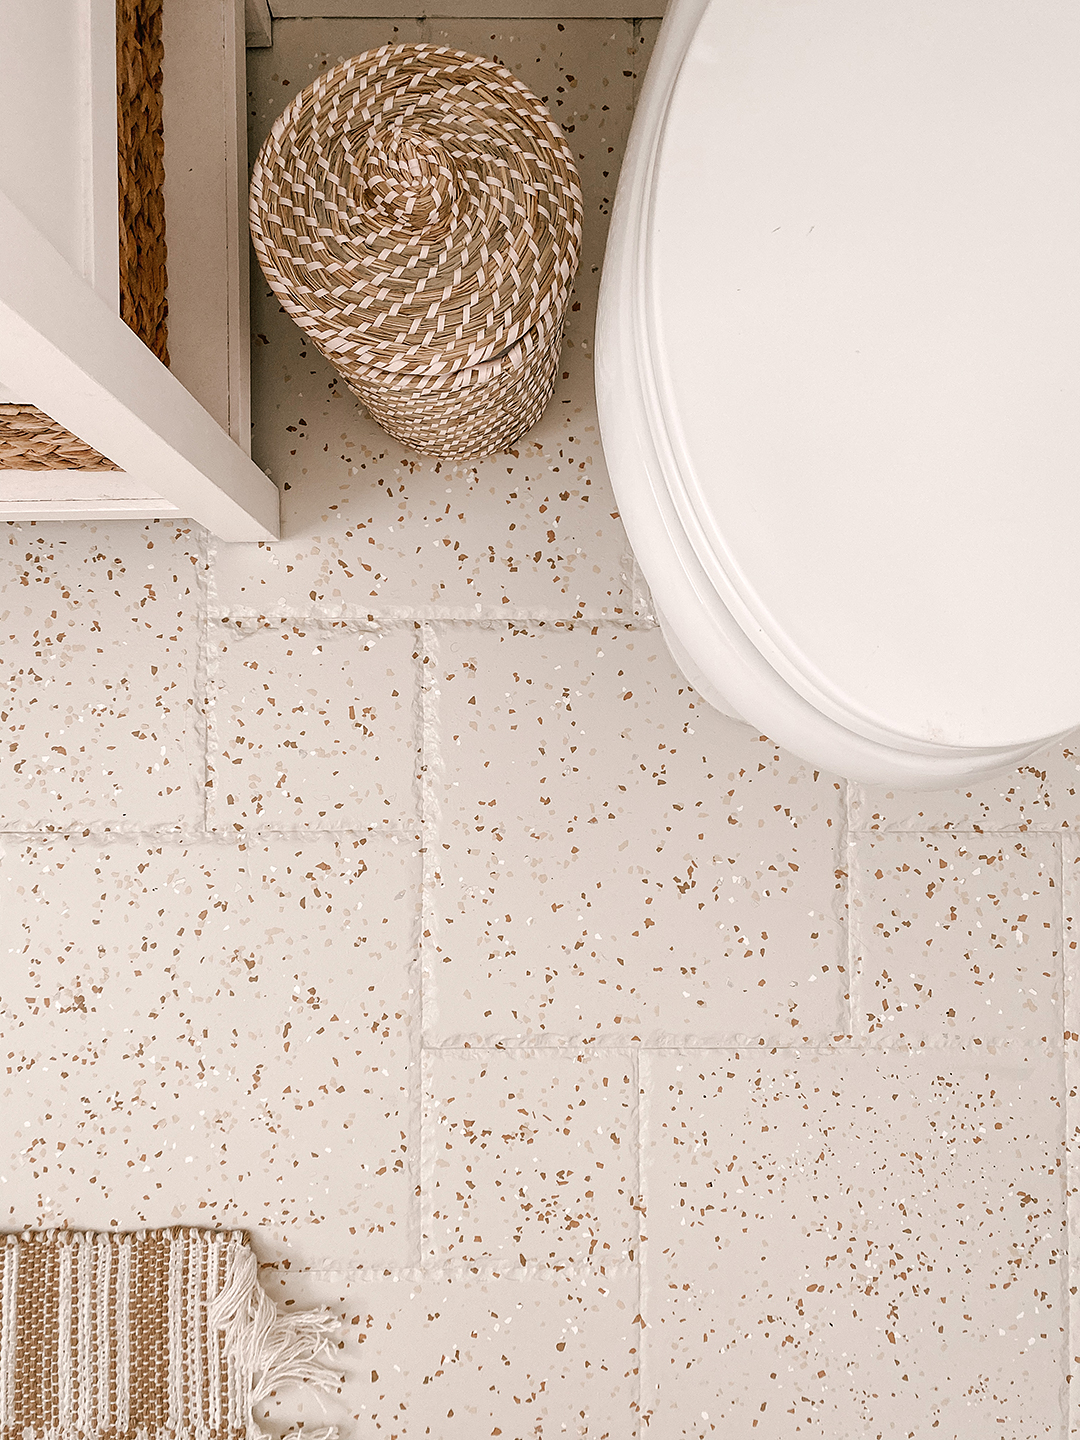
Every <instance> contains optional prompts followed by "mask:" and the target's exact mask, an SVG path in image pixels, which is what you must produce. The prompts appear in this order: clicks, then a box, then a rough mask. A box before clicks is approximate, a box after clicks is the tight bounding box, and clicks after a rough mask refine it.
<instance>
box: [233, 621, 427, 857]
mask: <svg viewBox="0 0 1080 1440" xmlns="http://www.w3.org/2000/svg"><path fill="white" fill-rule="evenodd" d="M211 623H212V627H213V628H212V630H211V636H212V642H213V644H212V649H211V652H210V662H209V668H210V705H209V710H208V716H209V759H208V767H207V768H208V775H209V781H210V783H209V790H208V819H209V823H210V826H211V828H213V829H215V830H223V831H234V830H356V829H362V828H364V827H377V828H388V829H399V828H402V827H404V828H405V829H408V828H409V827H410V825H412V824H414V823H415V820H416V818H417V815H418V792H417V782H416V775H417V766H418V764H419V751H418V746H419V738H420V737H419V731H418V717H417V713H416V705H417V666H418V663H419V662H418V659H417V654H416V645H417V642H418V639H419V636H418V633H417V631H416V630H415V629H414V628H413V627H412V626H411V625H406V626H399V627H395V628H392V629H389V630H371V629H364V628H362V627H357V626H355V625H352V624H349V623H347V622H342V621H337V622H334V621H327V622H322V623H319V622H317V621H316V622H308V621H304V622H294V621H283V622H281V623H279V624H276V625H273V624H259V623H257V622H244V621H213V622H211Z"/></svg>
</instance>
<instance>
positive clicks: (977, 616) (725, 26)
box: [597, 0, 1080, 787]
mask: <svg viewBox="0 0 1080 1440" xmlns="http://www.w3.org/2000/svg"><path fill="white" fill-rule="evenodd" d="M1078 56H1080V7H1078V6H1077V5H1076V4H1075V0H1068V3H1062V0H671V8H670V9H669V11H668V14H667V17H666V19H665V21H664V23H663V27H662V30H661V34H660V38H659V41H658V44H657V48H656V52H655V54H654V56H653V59H652V62H651V64H650V66H649V71H648V75H647V78H646V82H645V85H644V89H643V92H642V96H641V100H640V103H639V105H638V110H637V114H636V117H635V120H634V125H633V130H632V133H631V139H630V146H629V150H628V153H627V157H626V161H625V164H624V166H623V170H622V175H621V177H620V181H619V190H618V197H617V201H616V206H615V211H614V215H613V218H612V229H611V236H610V239H609V242H608V250H607V257H606V260H605V265H604V273H603V281H602V287H601V299H600V316H599V322H598V332H597V383H598V399H599V406H600V422H601V430H602V434H603V442H604V450H605V452H606V455H607V461H608V465H609V468H610V471H611V477H612V482H613V484H614V487H615V492H616V497H617V502H618V505H619V509H620V512H621V514H622V518H623V520H624V522H625V524H626V528H627V531H628V533H629V536H630V541H631V543H632V545H633V547H634V551H635V554H636V556H637V559H638V561H639V563H640V565H641V568H642V570H643V572H644V574H645V577H646V579H647V580H648V582H649V585H650V587H651V590H652V594H653V599H654V601H655V604H656V606H657V608H658V612H659V615H660V617H661V623H662V625H663V629H664V633H665V635H666V637H667V640H668V642H669V644H670V646H671V649H672V652H673V654H674V655H675V658H676V660H677V661H678V663H679V665H680V666H681V667H682V669H683V670H684V672H685V674H686V678H687V679H688V680H689V681H690V682H691V683H692V684H693V685H694V686H695V687H696V688H697V689H698V690H699V691H700V693H701V694H702V695H703V696H705V697H706V698H707V699H708V700H710V701H711V702H712V703H713V704H715V705H716V706H718V707H719V708H720V709H721V710H724V711H726V712H727V713H729V714H731V715H735V716H737V717H741V718H745V719H746V720H747V721H748V722H750V723H752V724H753V725H755V726H756V727H758V728H759V729H760V730H762V731H763V732H765V733H767V734H769V735H770V736H771V737H772V738H773V739H775V740H777V741H778V742H780V743H781V744H783V745H786V746H788V747H789V748H790V749H791V750H793V751H794V752H795V753H796V754H798V755H801V756H803V757H804V758H805V759H806V760H809V761H811V762H812V763H813V764H815V765H817V766H820V767H821V768H824V769H828V770H832V771H835V772H838V773H839V774H841V775H844V776H847V777H849V778H852V779H861V780H868V781H883V782H888V783H890V784H894V785H899V786H911V787H926V786H949V785H956V784H960V783H963V782H965V781H968V780H973V779H977V778H978V777H979V776H981V775H987V774H993V773H994V772H997V771H1000V770H1004V769H1006V768H1008V767H1010V766H1013V765H1015V764H1016V763H1017V762H1018V761H1019V760H1021V759H1022V758H1023V757H1025V756H1026V755H1028V754H1030V753H1032V752H1033V751H1035V750H1038V749H1039V748H1041V747H1042V746H1044V745H1045V744H1047V743H1048V742H1049V741H1050V740H1052V739H1054V738H1055V737H1057V736H1059V735H1062V734H1064V733H1066V732H1067V731H1069V730H1071V729H1073V728H1074V727H1075V726H1077V725H1078V724H1080V654H1078V652H1080V641H1078V636H1080V62H1078V59H1077V57H1078Z"/></svg>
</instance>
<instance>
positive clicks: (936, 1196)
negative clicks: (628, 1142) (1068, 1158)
mask: <svg viewBox="0 0 1080 1440" xmlns="http://www.w3.org/2000/svg"><path fill="white" fill-rule="evenodd" d="M642 1063H643V1078H642V1086H643V1090H644V1092H645V1094H646V1096H647V1103H648V1110H647V1138H648V1143H647V1147H646V1208H647V1214H648V1222H647V1228H648V1240H647V1242H646V1244H645V1257H646V1259H645V1263H646V1269H647V1274H648V1283H647V1290H646V1295H645V1300H644V1304H643V1311H642V1313H643V1315H644V1317H645V1320H646V1322H647V1327H648V1328H647V1329H646V1330H645V1332H644V1339H643V1344H644V1347H645V1348H644V1358H643V1373H644V1387H643V1413H644V1414H645V1415H646V1416H648V1417H649V1423H648V1427H647V1430H646V1433H647V1434H648V1435H650V1436H655V1437H656V1440H675V1437H679V1440H689V1437H694V1440H705V1437H711V1436H714V1435H731V1436H733V1437H734V1436H738V1437H740V1440H742V1437H744V1436H750V1435H754V1436H757V1435H765V1436H768V1437H770V1440H786V1437H788V1436H792V1437H794V1436H815V1435H816V1436H820V1437H822V1440H856V1437H858V1440H862V1437H871V1436H873V1437H886V1436H924V1435H925V1436H931V1435H932V1436H934V1437H938V1436H940V1437H942V1440H972V1437H975V1436H978V1437H980V1440H1017V1437H1019V1436H1024V1437H1029V1436H1030V1437H1035V1436H1054V1437H1059V1436H1061V1435H1062V1434H1063V1433H1064V1429H1063V1424H1064V1413H1065V1383H1064V1382H1065V1369H1066V1367H1065V1356H1066V1353H1067V1352H1066V1345H1065V1333H1066V1332H1065V1325H1066V1318H1065V1307H1066V1301H1067V1295H1066V1268H1065V1258H1066V1257H1065V1253H1064V1245H1063V1242H1064V1227H1063V1188H1064V1165H1063V1159H1064V1153H1063V1152H1064V1144H1063V1142H1064V1109H1063V1102H1062V1079H1061V1064H1060V1057H1055V1058H1052V1059H1047V1058H1046V1057H1044V1056H1042V1055H1039V1054H1036V1053H1034V1052H1032V1051H1025V1052H1011V1053H1010V1054H1009V1055H1008V1056H1001V1055H999V1056H997V1057H995V1058H994V1059H993V1061H992V1062H986V1061H985V1057H982V1056H976V1055H973V1054H971V1053H961V1052H954V1053H952V1054H950V1055H948V1056H946V1055H943V1054H940V1053H939V1054H930V1053H922V1054H917V1055H912V1054H904V1055H900V1054H897V1053H896V1052H893V1053H892V1054H890V1055H887V1056H886V1055H883V1054H881V1053H880V1052H879V1053H873V1052H866V1051H833V1052H825V1051H818V1052H804V1053H803V1054H801V1055H799V1056H798V1057H796V1056H794V1055H791V1054H788V1055H770V1056H767V1057H763V1056H760V1055H752V1054H750V1055H748V1054H746V1053H745V1052H744V1053H741V1054H740V1053H738V1052H729V1053H728V1054H726V1055H717V1054H705V1053H703V1052H698V1053H683V1054H682V1055H679V1054H675V1053H668V1054H662V1055H661V1054H652V1055H649V1056H648V1057H647V1058H646V1057H643V1062H642ZM755 1420H756V1421H757V1422H758V1423H757V1425H754V1421H755Z"/></svg>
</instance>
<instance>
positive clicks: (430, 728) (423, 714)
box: [412, 624, 442, 1266]
mask: <svg viewBox="0 0 1080 1440" xmlns="http://www.w3.org/2000/svg"><path fill="white" fill-rule="evenodd" d="M418 663H419V665H420V677H419V684H418V686H417V705H418V717H417V718H418V723H419V731H420V734H419V741H420V745H419V750H420V840H421V843H420V853H421V856H422V873H421V879H420V923H419V928H418V934H417V949H416V965H417V969H418V992H419V1004H418V1008H417V1017H416V1035H415V1044H414V1050H413V1053H414V1055H415V1058H416V1061H417V1062H418V1063H417V1069H416V1071H415V1072H414V1073H415V1076H416V1079H415V1082H414V1092H415V1107H416V1108H415V1112H414V1118H415V1122H416V1135H417V1146H418V1155H417V1165H416V1185H415V1198H414V1203H413V1207H412V1225H413V1229H414V1231H415V1242H416V1244H415V1251H414V1254H415V1256H416V1263H417V1264H418V1265H420V1266H422V1265H423V1261H424V1253H423V1246H424V1235H425V1234H427V1233H429V1232H430V1229H431V1227H430V1225H428V1224H427V1217H426V1208H425V1207H426V1205H427V1197H428V1196H429V1194H430V1193H431V1179H432V1174H431V1172H432V1170H433V1166H434V1158H433V1157H434V1147H433V1146H432V1145H431V1144H430V1137H429V1136H428V1135H427V1126H426V1123H425V1122H426V1115H427V1105H426V1095H427V1093H428V1090H429V1086H428V1071H429V1068H430V1065H429V1062H428V1060H427V1059H426V1057H425V1054H424V1035H425V1032H426V1029H427V1024H428V1019H429V1016H433V1014H434V1011H433V1008H432V1007H433V1003H434V996H433V994H432V993H431V967H430V954H431V946H432V944H433V938H432V937H433V931H434V926H435V904H434V893H435V889H436V887H437V885H438V883H439V873H438V850H437V845H438V837H439V796H438V789H437V784H438V779H439V776H440V775H441V773H442V760H441V752H440V747H439V715H438V698H439V688H438V664H439V640H438V635H437V634H436V632H435V631H434V630H433V629H432V627H431V626H430V625H427V624H425V625H424V626H423V627H422V628H421V633H420V645H419V659H418ZM429 1150H430V1151H431V1152H432V1153H431V1155H430V1156H429V1154H428V1151H429Z"/></svg>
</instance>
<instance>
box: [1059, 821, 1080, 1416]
mask: <svg viewBox="0 0 1080 1440" xmlns="http://www.w3.org/2000/svg"><path fill="white" fill-rule="evenodd" d="M1057 849H1058V860H1059V865H1060V870H1059V884H1060V897H1061V978H1062V989H1063V992H1064V993H1063V997H1062V999H1063V1007H1062V1008H1063V1015H1062V1019H1063V1021H1064V1024H1063V1027H1062V1029H1063V1036H1062V1066H1063V1074H1064V1090H1065V1096H1064V1099H1065V1290H1066V1294H1065V1305H1066V1313H1065V1346H1066V1353H1065V1368H1064V1376H1065V1383H1064V1384H1063V1386H1062V1404H1063V1410H1064V1415H1063V1425H1064V1433H1065V1434H1066V1435H1070V1436H1075V1435H1080V1394H1077V1393H1076V1385H1075V1384H1074V1383H1073V1381H1074V1379H1075V1378H1076V1368H1075V1367H1076V1363H1077V1357H1076V1344H1077V1339H1078V1337H1080V1314H1078V1306H1080V1297H1078V1295H1077V1288H1078V1285H1080V1193H1078V1191H1080V1164H1078V1157H1077V1153H1076V1127H1077V1124H1078V1118H1080V1104H1078V1101H1077V1087H1078V1085H1080V1066H1078V1063H1077V1061H1078V1058H1080V1051H1078V1048H1077V1039H1076V1037H1077V1035H1078V1034H1080V985H1078V984H1077V975H1076V964H1075V961H1076V955H1075V952H1074V951H1073V950H1072V949H1071V944H1070V941H1069V938H1068V935H1069V932H1068V929H1067V921H1068V918H1069V916H1068V909H1067V906H1066V898H1065V889H1066V875H1067V874H1069V873H1070V871H1071V865H1072V863H1074V859H1075V857H1074V853H1073V852H1074V851H1075V849H1076V841H1075V839H1073V838H1072V837H1071V836H1062V839H1061V843H1060V844H1059V845H1058V847H1057Z"/></svg>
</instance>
